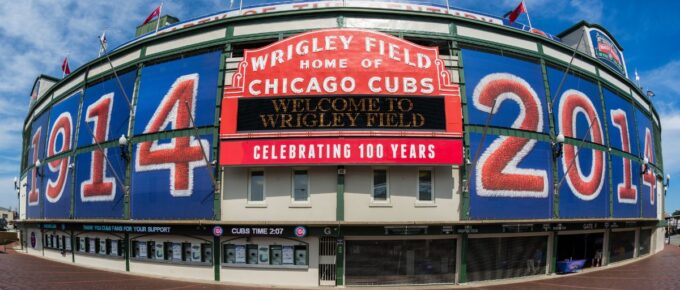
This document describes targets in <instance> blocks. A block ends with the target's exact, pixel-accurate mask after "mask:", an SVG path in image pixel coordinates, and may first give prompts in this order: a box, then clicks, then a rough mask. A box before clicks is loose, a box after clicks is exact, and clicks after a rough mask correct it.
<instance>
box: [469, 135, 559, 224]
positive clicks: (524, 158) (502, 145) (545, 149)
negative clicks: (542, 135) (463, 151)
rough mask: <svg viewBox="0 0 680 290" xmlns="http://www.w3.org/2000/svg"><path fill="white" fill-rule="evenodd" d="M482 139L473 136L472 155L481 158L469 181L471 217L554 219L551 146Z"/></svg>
mask: <svg viewBox="0 0 680 290" xmlns="http://www.w3.org/2000/svg"><path fill="white" fill-rule="evenodd" d="M482 137H483V135H482V134H480V133H470V152H471V155H472V156H473V158H474V157H476V156H479V158H478V159H477V162H474V163H473V168H472V169H471V170H472V172H471V174H470V179H469V180H470V181H469V182H470V218H471V219H540V218H550V217H552V210H551V206H552V194H551V192H552V188H553V185H552V162H551V154H552V150H551V147H550V143H548V142H542V141H537V140H532V139H525V138H520V137H509V136H498V135H491V134H487V135H485V136H484V138H482ZM479 144H481V146H479V147H478V145H479ZM477 148H479V151H477ZM477 152H479V153H477Z"/></svg>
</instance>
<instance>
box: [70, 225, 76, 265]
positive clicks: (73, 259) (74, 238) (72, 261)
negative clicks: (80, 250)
mask: <svg viewBox="0 0 680 290" xmlns="http://www.w3.org/2000/svg"><path fill="white" fill-rule="evenodd" d="M75 242H76V237H75V236H74V235H73V230H71V241H70V242H69V243H70V244H71V263H75V262H76V245H75Z"/></svg>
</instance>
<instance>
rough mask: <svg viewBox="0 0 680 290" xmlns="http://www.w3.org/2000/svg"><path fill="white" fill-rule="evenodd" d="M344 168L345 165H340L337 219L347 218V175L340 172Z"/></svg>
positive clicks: (336, 201) (336, 206)
mask: <svg viewBox="0 0 680 290" xmlns="http://www.w3.org/2000/svg"><path fill="white" fill-rule="evenodd" d="M341 169H342V170H344V169H345V166H338V178H337V187H336V195H335V196H336V198H335V220H336V221H344V220H345V175H344V174H340V173H339V171H340V170H341Z"/></svg>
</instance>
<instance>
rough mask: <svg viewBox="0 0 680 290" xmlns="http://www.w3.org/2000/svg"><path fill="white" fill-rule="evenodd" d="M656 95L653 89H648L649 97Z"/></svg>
mask: <svg viewBox="0 0 680 290" xmlns="http://www.w3.org/2000/svg"><path fill="white" fill-rule="evenodd" d="M654 96H656V94H655V93H654V92H653V91H651V90H647V97H648V98H651V97H654Z"/></svg>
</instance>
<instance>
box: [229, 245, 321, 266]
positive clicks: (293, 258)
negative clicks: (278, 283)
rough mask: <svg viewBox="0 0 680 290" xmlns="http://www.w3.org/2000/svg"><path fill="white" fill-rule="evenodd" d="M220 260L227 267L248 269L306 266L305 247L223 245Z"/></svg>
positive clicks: (307, 261)
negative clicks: (244, 266)
mask: <svg viewBox="0 0 680 290" xmlns="http://www.w3.org/2000/svg"><path fill="white" fill-rule="evenodd" d="M222 249H223V251H224V252H223V256H222V260H223V262H224V264H225V265H227V266H231V267H234V266H237V267H238V266H239V265H244V264H248V265H249V266H248V267H252V266H254V267H258V265H259V266H262V267H268V266H269V265H272V266H280V267H286V266H307V265H308V264H309V260H308V257H307V256H308V255H307V246H306V245H295V246H292V245H291V246H283V245H268V244H264V245H262V244H260V245H256V244H240V245H239V244H224V245H222Z"/></svg>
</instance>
